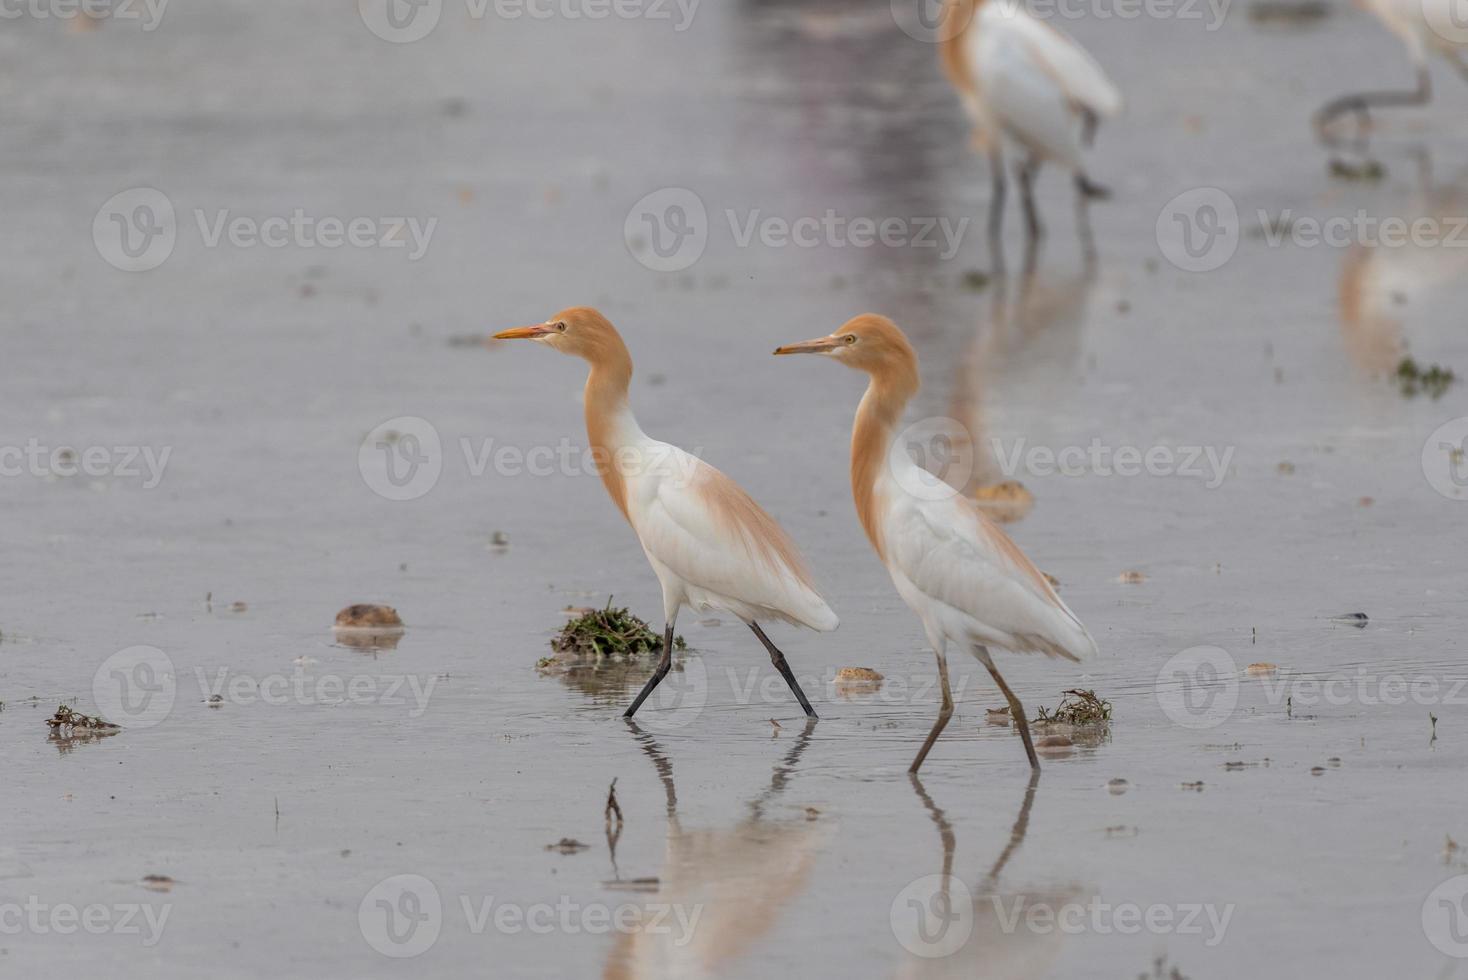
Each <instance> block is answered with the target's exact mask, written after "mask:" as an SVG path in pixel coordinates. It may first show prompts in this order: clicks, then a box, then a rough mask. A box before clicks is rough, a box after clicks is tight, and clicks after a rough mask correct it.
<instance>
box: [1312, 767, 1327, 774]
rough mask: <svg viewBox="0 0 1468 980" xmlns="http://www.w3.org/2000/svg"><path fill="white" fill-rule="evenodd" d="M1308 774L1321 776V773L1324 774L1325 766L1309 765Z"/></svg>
mask: <svg viewBox="0 0 1468 980" xmlns="http://www.w3.org/2000/svg"><path fill="white" fill-rule="evenodd" d="M1310 775H1312V776H1323V775H1325V767H1324V766H1311V767H1310Z"/></svg>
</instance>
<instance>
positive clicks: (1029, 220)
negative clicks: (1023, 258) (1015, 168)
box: [1019, 156, 1045, 242]
mask: <svg viewBox="0 0 1468 980" xmlns="http://www.w3.org/2000/svg"><path fill="white" fill-rule="evenodd" d="M1039 171H1040V161H1039V158H1037V157H1034V156H1030V157H1028V158H1026V159H1025V162H1024V163H1022V164H1020V166H1019V194H1020V203H1021V204H1022V205H1023V206H1024V211H1025V235H1026V236H1027V241H1030V242H1037V241H1039V240H1040V236H1041V235H1043V234H1045V229H1044V228H1043V227H1042V226H1041V225H1040V212H1039V209H1038V208H1036V207H1035V175H1036V174H1037V173H1039Z"/></svg>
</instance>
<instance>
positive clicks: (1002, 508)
mask: <svg viewBox="0 0 1468 980" xmlns="http://www.w3.org/2000/svg"><path fill="white" fill-rule="evenodd" d="M973 501H974V503H976V504H978V505H979V510H981V511H983V512H984V514H985V515H986V516H987V517H988V518H989V519H990V520H994V521H998V522H999V523H1001V524H1009V523H1011V522H1013V521H1017V520H1019V519H1020V518H1022V517H1024V516H1025V515H1026V514H1028V513H1029V512H1030V511H1031V510H1033V509H1034V507H1035V495H1034V494H1032V493H1030V491H1029V490H1028V489H1027V488H1026V487H1025V485H1024V484H1023V483H1019V482H1017V481H1015V480H1005V481H1004V482H1003V483H993V484H990V485H989V486H986V487H979V488H978V489H977V490H975V491H974V492H973Z"/></svg>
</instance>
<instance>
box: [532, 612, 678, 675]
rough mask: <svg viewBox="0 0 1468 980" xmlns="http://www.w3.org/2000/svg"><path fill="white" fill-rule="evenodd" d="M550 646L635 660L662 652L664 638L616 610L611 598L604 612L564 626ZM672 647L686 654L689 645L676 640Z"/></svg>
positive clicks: (557, 651)
mask: <svg viewBox="0 0 1468 980" xmlns="http://www.w3.org/2000/svg"><path fill="white" fill-rule="evenodd" d="M550 644H551V649H552V650H554V651H556V653H570V654H577V655H579V656H590V657H635V656H638V655H639V654H644V653H662V651H663V638H662V636H661V635H660V634H658V633H656V632H654V631H653V630H652V629H651V628H650V627H649V626H648V625H647V623H646V622H645V621H644V620H641V619H638V618H637V617H636V616H634V615H632V613H630V612H628V611H627V610H626V609H613V608H612V600H611V599H610V598H608V599H607V604H606V607H605V608H602V609H593V610H591V611H589V612H587V613H585V614H583V615H581V616H578V617H576V618H575V619H573V620H571V621H570V622H569V623H567V624H566V625H565V626H563V627H562V628H561V631H560V632H559V633H557V634H556V635H555V636H554V637H552V638H551V641H550ZM673 647H674V649H677V650H686V649H687V648H688V644H686V643H684V642H683V637H681V636H675V637H674V638H673ZM541 663H545V661H544V660H542V661H541Z"/></svg>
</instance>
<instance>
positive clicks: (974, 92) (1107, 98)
mask: <svg viewBox="0 0 1468 980" xmlns="http://www.w3.org/2000/svg"><path fill="white" fill-rule="evenodd" d="M943 16H944V20H943V22H942V26H941V29H940V32H939V37H940V38H941V44H940V47H939V52H940V54H941V56H942V62H943V70H944V72H945V73H946V74H947V75H948V79H949V81H950V82H952V83H953V87H954V88H955V89H957V90H958V95H959V97H960V98H961V99H962V100H963V105H964V108H965V109H966V110H967V111H968V115H969V119H970V120H971V121H972V122H973V126H974V131H973V145H974V148H975V149H976V150H977V151H978V152H980V153H982V154H984V155H985V156H987V157H988V158H989V169H990V172H991V174H992V177H993V182H994V192H993V199H992V201H991V202H990V210H989V236H990V238H991V240H992V241H994V242H995V244H996V247H997V243H998V240H999V233H1000V229H1001V227H1002V224H1003V221H1004V196H1005V178H1004V167H1005V156H1006V152H1005V151H1006V149H1008V150H1010V151H1011V152H1016V153H1018V154H1020V156H1021V160H1020V163H1019V166H1018V168H1017V174H1018V177H1019V185H1020V194H1021V203H1022V204H1023V206H1024V215H1025V228H1026V230H1027V231H1028V232H1029V236H1030V241H1031V242H1032V243H1033V242H1034V241H1035V240H1036V239H1038V237H1039V236H1040V234H1041V227H1040V218H1039V212H1038V211H1037V210H1036V208H1035V197H1034V182H1035V177H1036V175H1037V174H1038V172H1039V170H1040V166H1041V164H1043V163H1046V162H1051V163H1054V164H1056V165H1057V166H1060V167H1063V168H1065V169H1066V170H1068V171H1070V173H1071V174H1072V175H1073V177H1074V180H1075V185H1076V189H1077V190H1078V191H1079V192H1080V194H1081V197H1082V199H1083V200H1084V199H1087V198H1093V197H1105V196H1107V191H1106V189H1105V188H1104V187H1102V186H1100V185H1099V184H1096V183H1094V182H1092V180H1091V179H1090V177H1089V176H1087V174H1086V170H1085V165H1084V163H1083V162H1082V160H1081V151H1082V148H1083V147H1084V146H1089V145H1090V144H1091V142H1092V139H1093V138H1094V136H1095V132H1096V127H1097V125H1098V124H1099V123H1100V120H1102V119H1104V118H1109V117H1111V116H1114V115H1116V114H1117V113H1118V112H1120V111H1121V105H1122V100H1121V93H1120V92H1118V91H1117V89H1116V86H1115V85H1113V84H1112V82H1111V80H1110V79H1109V78H1107V77H1106V73H1105V72H1104V71H1102V70H1101V66H1100V65H1098V64H1096V62H1095V60H1094V59H1093V58H1092V57H1091V56H1090V55H1089V54H1088V53H1087V52H1086V50H1085V48H1082V47H1081V46H1080V45H1079V44H1077V43H1076V42H1075V41H1074V40H1072V39H1071V38H1070V37H1068V36H1066V35H1065V34H1062V33H1061V32H1060V31H1058V30H1056V29H1055V28H1053V27H1051V26H1050V25H1049V24H1047V23H1045V22H1044V21H1042V20H1039V19H1037V18H1035V17H1034V16H1032V15H1031V14H1030V13H1029V12H1028V11H1026V10H1025V9H1024V6H1023V5H1022V4H1021V3H1019V2H1018V0H949V3H948V6H947V7H945V8H944V11H943Z"/></svg>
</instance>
